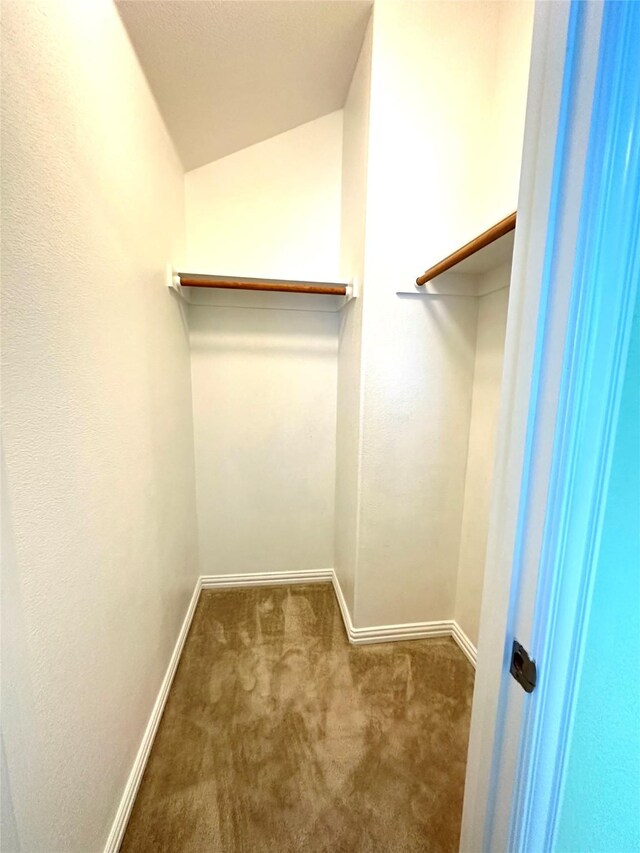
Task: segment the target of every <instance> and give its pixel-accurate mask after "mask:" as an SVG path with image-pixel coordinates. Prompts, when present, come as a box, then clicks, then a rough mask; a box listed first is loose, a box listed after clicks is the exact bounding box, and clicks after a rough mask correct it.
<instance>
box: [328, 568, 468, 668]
mask: <svg viewBox="0 0 640 853" xmlns="http://www.w3.org/2000/svg"><path fill="white" fill-rule="evenodd" d="M332 581H333V589H334V592H335V594H336V598H337V599H338V607H339V608H340V613H341V614H342V621H343V622H344V628H345V631H346V633H347V637H348V638H349V642H350V643H353V644H354V645H361V644H363V643H389V642H393V641H394V640H421V639H426V638H427V637H453V639H454V640H455V642H456V643H457V645H458V646H459V647H460V649H461V650H462V652H463V653H464V655H465V657H466V658H467V660H468V661H469V662H470V663H471V665H472V666H473V667H474V669H475V666H476V657H477V653H476V648H475V646H474V645H473V643H472V642H471V640H470V639H469V638H468V637H467V635H466V634H465V633H464V631H463V630H462V628H461V627H460V626H459V625H458V623H457V622H456V621H455V620H453V619H444V620H442V621H433V622H405V623H403V624H400V625H378V626H375V627H372V628H355V627H354V625H353V622H352V621H351V614H350V613H349V608H348V607H347V602H346V601H345V598H344V595H343V593H342V589H341V587H340V581H339V580H338V576H337V575H336V573H335V571H333V577H332Z"/></svg>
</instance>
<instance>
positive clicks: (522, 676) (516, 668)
mask: <svg viewBox="0 0 640 853" xmlns="http://www.w3.org/2000/svg"><path fill="white" fill-rule="evenodd" d="M509 672H510V673H511V675H512V676H513V677H514V678H515V680H516V681H517V682H518V684H520V685H521V686H522V689H523V690H525V691H526V692H527V693H532V692H533V689H534V688H535V686H536V681H537V679H538V671H537V669H536V662H535V661H534V660H531V658H530V657H529V653H528V652H527V650H526V649H525V647H524V646H522V645H520V643H519V642H518V641H517V640H514V641H513V648H512V649H511V667H510V669H509Z"/></svg>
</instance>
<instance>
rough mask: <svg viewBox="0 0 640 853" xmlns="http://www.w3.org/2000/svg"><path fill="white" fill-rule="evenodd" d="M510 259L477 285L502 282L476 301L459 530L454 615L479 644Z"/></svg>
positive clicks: (482, 278) (493, 284)
mask: <svg viewBox="0 0 640 853" xmlns="http://www.w3.org/2000/svg"><path fill="white" fill-rule="evenodd" d="M510 275H511V263H510V262H508V263H506V264H504V265H502V266H500V267H498V268H497V269H495V270H491V271H490V272H487V273H485V274H484V275H482V276H479V286H480V289H481V290H482V289H483V288H491V289H493V288H500V289H496V290H494V291H493V292H491V293H487V294H486V295H485V296H482V297H480V299H479V302H478V327H477V335H476V357H475V368H474V373H473V397H472V403H471V424H470V427H469V451H468V455H467V470H466V480H465V492H464V510H463V516H462V529H461V534H460V556H459V562H458V579H457V588H456V605H455V619H456V621H457V623H458V624H459V625H460V627H461V628H462V630H463V631H464V632H465V633H466V635H467V636H468V637H469V639H470V640H471V642H472V643H473V644H474V645H476V646H477V644H478V626H479V622H480V603H481V600H482V585H483V581H484V564H485V554H486V550H487V533H488V530H489V508H490V503H491V489H492V484H493V469H494V461H495V442H496V431H497V426H498V408H499V404H500V391H501V386H502V362H503V355H504V337H505V332H506V328H507V308H508V304H509V278H510Z"/></svg>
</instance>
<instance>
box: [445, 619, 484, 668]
mask: <svg viewBox="0 0 640 853" xmlns="http://www.w3.org/2000/svg"><path fill="white" fill-rule="evenodd" d="M451 625H452V629H451V636H452V637H453V639H454V640H455V641H456V643H457V644H458V645H459V646H460V648H461V650H462V652H463V654H464V655H465V657H466V658H467V660H468V661H469V663H470V664H471V666H472V667H473V668H474V669H475V668H476V662H477V660H478V650H477V649H476V647H475V646H474V645H473V643H472V642H471V640H470V639H469V637H467V635H466V634H465V632H464V631H463V630H462V628H461V627H460V626H459V625H458V623H457V622H456V621H455V620H454V621H452V622H451Z"/></svg>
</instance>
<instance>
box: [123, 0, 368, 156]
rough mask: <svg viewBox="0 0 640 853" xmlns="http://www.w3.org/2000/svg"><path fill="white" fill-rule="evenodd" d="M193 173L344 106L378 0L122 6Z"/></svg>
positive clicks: (129, 0)
mask: <svg viewBox="0 0 640 853" xmlns="http://www.w3.org/2000/svg"><path fill="white" fill-rule="evenodd" d="M116 5H117V8H118V10H119V12H120V16H121V18H122V20H123V22H124V25H125V27H126V28H127V31H128V33H129V37H130V39H131V42H132V44H133V47H134V49H135V51H136V53H137V55H138V57H139V59H140V63H141V65H142V68H143V69H144V72H145V74H146V76H147V79H148V81H149V84H150V86H151V89H152V91H153V93H154V96H155V98H156V100H157V102H158V106H159V108H160V111H161V113H162V116H163V118H164V121H165V123H166V125H167V128H168V130H169V133H170V134H171V136H172V137H173V140H174V143H175V146H176V148H177V150H178V153H179V155H180V157H181V159H182V163H183V166H184V168H185V170H187V171H188V170H190V169H194V168H196V167H198V166H202V165H204V164H205V163H209V162H210V161H212V160H217V159H218V158H219V157H224V156H225V155H227V154H231V153H233V152H234V151H239V150H240V149H241V148H246V147H247V146H248V145H253V144H254V143H256V142H261V141H262V140H263V139H268V138H269V137H270V136H274V135H276V134H278V133H283V132H284V131H286V130H291V128H293V127H297V126H298V125H300V124H303V123H304V122H307V121H311V120H312V119H315V118H319V117H320V116H322V115H326V114H327V113H329V112H332V111H333V110H337V109H340V108H341V107H342V106H343V105H344V101H345V98H346V95H347V91H348V87H349V83H350V81H351V76H352V74H353V70H354V68H355V65H356V61H357V59H358V54H359V51H360V46H361V44H362V40H363V38H364V33H365V29H366V26H367V22H368V19H369V16H370V14H371V2H369V0H117V3H116Z"/></svg>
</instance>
